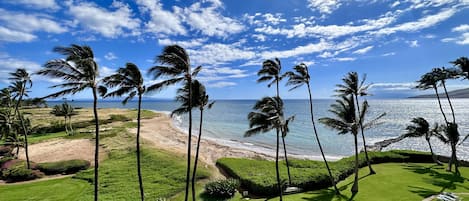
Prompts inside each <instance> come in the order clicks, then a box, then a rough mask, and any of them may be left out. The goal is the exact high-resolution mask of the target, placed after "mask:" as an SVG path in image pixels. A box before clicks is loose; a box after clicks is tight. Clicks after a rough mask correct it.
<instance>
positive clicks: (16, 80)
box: [0, 68, 33, 169]
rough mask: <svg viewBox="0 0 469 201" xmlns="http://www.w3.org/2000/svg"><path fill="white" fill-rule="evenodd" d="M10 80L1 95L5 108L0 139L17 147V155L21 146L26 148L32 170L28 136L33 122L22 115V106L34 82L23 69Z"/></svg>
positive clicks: (27, 160)
mask: <svg viewBox="0 0 469 201" xmlns="http://www.w3.org/2000/svg"><path fill="white" fill-rule="evenodd" d="M8 79H9V80H10V81H11V84H10V86H8V87H7V88H4V89H2V90H1V94H0V97H1V102H2V106H4V107H2V109H1V110H0V114H1V115H0V117H1V119H0V122H1V124H0V127H1V128H0V129H1V130H2V134H0V139H2V138H3V139H5V143H6V144H7V145H13V146H15V147H16V149H17V152H16V153H18V151H19V148H20V146H24V148H25V154H26V165H27V168H28V169H30V168H31V164H30V161H29V150H28V134H29V132H30V131H31V121H30V120H29V118H26V117H25V116H24V115H23V114H22V113H21V110H20V105H21V103H22V102H23V98H24V97H27V96H28V92H29V89H30V88H31V87H32V85H33V82H32V81H31V76H30V75H29V73H28V72H27V71H26V70H25V69H23V68H20V69H17V70H16V71H15V72H12V73H10V77H9V78H8ZM13 105H14V107H13ZM12 108H14V109H13V113H12V111H11V109H12ZM20 136H22V137H23V139H21V138H20ZM16 156H18V154H17V155H16Z"/></svg>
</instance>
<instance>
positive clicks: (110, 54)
mask: <svg viewBox="0 0 469 201" xmlns="http://www.w3.org/2000/svg"><path fill="white" fill-rule="evenodd" d="M104 58H105V59H106V60H109V61H111V60H114V59H117V58H118V57H117V56H116V55H115V54H114V53H113V52H108V53H106V54H105V55H104Z"/></svg>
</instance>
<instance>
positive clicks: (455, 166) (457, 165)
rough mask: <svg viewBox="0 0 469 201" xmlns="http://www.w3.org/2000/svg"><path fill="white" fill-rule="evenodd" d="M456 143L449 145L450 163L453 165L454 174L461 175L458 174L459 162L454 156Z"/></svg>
mask: <svg viewBox="0 0 469 201" xmlns="http://www.w3.org/2000/svg"><path fill="white" fill-rule="evenodd" d="M456 143H457V142H455V143H454V144H452V145H451V152H452V154H451V155H452V157H451V158H452V159H453V160H452V161H453V163H454V172H455V173H456V175H461V173H460V172H459V161H458V157H457V156H456Z"/></svg>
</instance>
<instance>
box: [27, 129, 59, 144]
mask: <svg viewBox="0 0 469 201" xmlns="http://www.w3.org/2000/svg"><path fill="white" fill-rule="evenodd" d="M66 136H68V135H67V133H65V131H62V132H57V133H45V134H33V135H31V136H29V135H28V143H30V144H35V143H39V142H44V141H46V140H50V139H55V138H63V137H66Z"/></svg>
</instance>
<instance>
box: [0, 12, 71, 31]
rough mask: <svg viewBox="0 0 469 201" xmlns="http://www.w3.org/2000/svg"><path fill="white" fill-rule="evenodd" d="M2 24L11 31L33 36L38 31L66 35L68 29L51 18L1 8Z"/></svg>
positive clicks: (0, 19)
mask: <svg viewBox="0 0 469 201" xmlns="http://www.w3.org/2000/svg"><path fill="white" fill-rule="evenodd" d="M0 22H1V23H2V24H3V25H4V26H5V27H7V28H9V29H10V30H13V31H16V32H22V33H23V34H33V32H36V31H43V32H48V33H64V32H66V31H67V29H66V28H65V27H63V26H61V25H60V24H59V23H57V22H55V21H54V20H53V19H52V17H51V16H48V15H44V14H29V13H20V12H11V11H7V10H4V9H2V8H0Z"/></svg>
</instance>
